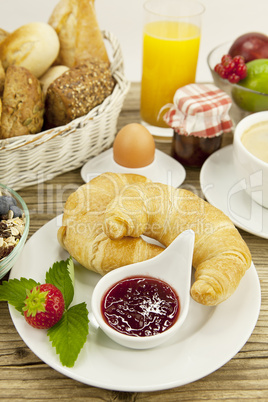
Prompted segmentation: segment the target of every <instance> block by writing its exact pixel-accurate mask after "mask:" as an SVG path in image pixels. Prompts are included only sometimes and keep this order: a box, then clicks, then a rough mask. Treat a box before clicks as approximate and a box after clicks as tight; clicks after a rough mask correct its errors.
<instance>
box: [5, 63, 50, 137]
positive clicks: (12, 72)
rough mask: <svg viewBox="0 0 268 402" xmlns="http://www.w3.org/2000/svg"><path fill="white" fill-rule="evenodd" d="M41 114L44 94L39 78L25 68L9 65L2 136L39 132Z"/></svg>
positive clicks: (42, 112) (41, 120) (41, 123)
mask: <svg viewBox="0 0 268 402" xmlns="http://www.w3.org/2000/svg"><path fill="white" fill-rule="evenodd" d="M43 115H44V95H43V92H42V89H41V84H40V82H39V81H38V79H37V78H36V77H35V76H34V75H33V74H32V73H31V72H30V71H29V70H27V69H26V68H24V67H21V66H9V67H8V69H7V71H6V79H5V89H4V94H3V109H2V118H1V137H2V138H10V137H14V136H19V135H26V134H35V133H38V132H40V131H41V129H42V125H43Z"/></svg>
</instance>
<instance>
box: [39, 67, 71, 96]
mask: <svg viewBox="0 0 268 402" xmlns="http://www.w3.org/2000/svg"><path fill="white" fill-rule="evenodd" d="M67 70H69V67H67V66H52V67H50V68H49V69H48V70H47V71H46V72H45V74H44V75H42V77H40V78H39V81H40V82H41V85H42V89H43V92H44V94H45V95H46V93H47V89H48V87H49V85H50V84H51V83H52V82H53V81H55V79H56V78H58V77H59V76H60V75H62V74H63V73H65V71H67Z"/></svg>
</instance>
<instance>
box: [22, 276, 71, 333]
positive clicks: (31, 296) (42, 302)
mask: <svg viewBox="0 0 268 402" xmlns="http://www.w3.org/2000/svg"><path fill="white" fill-rule="evenodd" d="M63 312H64V298H63V295H62V293H61V291H60V290H59V289H58V288H57V287H56V286H54V285H51V284H44V285H38V286H36V287H34V288H33V289H32V290H31V291H27V298H26V300H25V306H24V307H23V314H24V317H25V319H26V321H27V322H28V324H30V325H31V326H32V327H34V328H40V329H48V328H51V327H53V325H55V324H56V323H57V322H58V321H59V320H60V319H61V317H62V315H63Z"/></svg>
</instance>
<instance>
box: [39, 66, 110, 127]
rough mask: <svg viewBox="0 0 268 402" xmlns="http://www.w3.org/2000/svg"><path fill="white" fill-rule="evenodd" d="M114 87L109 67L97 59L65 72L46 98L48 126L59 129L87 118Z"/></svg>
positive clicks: (53, 83)
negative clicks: (78, 118) (71, 122)
mask: <svg viewBox="0 0 268 402" xmlns="http://www.w3.org/2000/svg"><path fill="white" fill-rule="evenodd" d="M114 86H115V80H114V78H113V77H112V73H111V71H110V68H109V65H108V63H106V62H102V61H99V60H97V59H90V60H85V61H84V62H83V63H81V64H79V65H78V66H76V67H73V68H71V69H69V70H68V71H66V72H65V73H63V74H62V75H61V76H60V77H58V78H57V79H56V80H55V81H53V82H52V84H50V86H49V87H48V90H47V95H46V113H45V119H46V126H47V128H52V127H57V126H61V125H64V124H67V123H69V122H70V121H72V120H74V119H76V118H77V117H80V116H84V115H85V114H87V113H88V112H89V111H90V110H91V109H93V108H94V107H95V106H97V105H99V104H101V103H102V102H103V101H104V99H105V98H106V97H107V96H109V95H110V94H111V93H112V91H113V88H114Z"/></svg>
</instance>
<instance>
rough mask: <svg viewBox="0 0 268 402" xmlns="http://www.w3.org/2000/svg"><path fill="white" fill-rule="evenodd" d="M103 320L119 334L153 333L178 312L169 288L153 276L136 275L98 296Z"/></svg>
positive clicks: (172, 293)
mask: <svg viewBox="0 0 268 402" xmlns="http://www.w3.org/2000/svg"><path fill="white" fill-rule="evenodd" d="M101 311H102V315H103V318H104V320H105V322H106V323H107V324H108V325H109V326H110V327H112V328H113V329H115V330H116V331H118V332H121V333H122V334H126V335H131V336H151V335H157V334H160V333H162V332H164V331H166V330H167V329H168V328H170V327H171V326H172V325H173V324H174V323H175V321H176V320H177V318H178V316H179V313H180V302H179V297H178V295H177V293H176V292H175V291H174V289H172V287H171V286H170V285H169V284H168V283H166V282H164V281H162V280H160V279H156V278H152V277H148V276H138V277H130V278H127V279H123V280H121V281H119V282H117V283H116V284H115V285H113V286H112V287H111V288H110V289H109V290H108V291H107V293H106V294H105V295H104V297H103V299H102V306H101Z"/></svg>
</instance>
